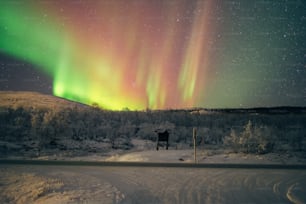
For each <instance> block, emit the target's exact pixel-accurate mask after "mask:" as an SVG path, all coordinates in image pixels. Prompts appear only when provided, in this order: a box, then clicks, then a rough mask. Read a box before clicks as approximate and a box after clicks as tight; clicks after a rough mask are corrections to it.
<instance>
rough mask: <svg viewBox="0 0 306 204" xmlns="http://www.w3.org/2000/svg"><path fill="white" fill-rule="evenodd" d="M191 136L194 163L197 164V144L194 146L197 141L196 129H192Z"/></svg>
mask: <svg viewBox="0 0 306 204" xmlns="http://www.w3.org/2000/svg"><path fill="white" fill-rule="evenodd" d="M192 134H193V150H194V163H195V164H196V163H198V161H197V144H196V140H197V128H195V127H194V128H193V131H192Z"/></svg>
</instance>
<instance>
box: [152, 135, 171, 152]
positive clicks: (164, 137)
mask: <svg viewBox="0 0 306 204" xmlns="http://www.w3.org/2000/svg"><path fill="white" fill-rule="evenodd" d="M155 132H156V133H157V142H156V150H157V151H158V149H159V145H160V144H159V143H160V142H166V149H168V147H169V132H168V130H165V131H164V132H159V131H158V130H155Z"/></svg>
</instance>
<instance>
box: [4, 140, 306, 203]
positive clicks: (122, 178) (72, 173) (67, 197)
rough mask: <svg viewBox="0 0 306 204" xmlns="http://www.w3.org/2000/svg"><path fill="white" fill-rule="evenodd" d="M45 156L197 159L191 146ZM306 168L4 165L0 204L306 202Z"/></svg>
mask: <svg viewBox="0 0 306 204" xmlns="http://www.w3.org/2000/svg"><path fill="white" fill-rule="evenodd" d="M133 144H134V148H133V149H132V150H129V151H119V150H118V151H112V152H109V153H108V154H103V155H102V154H91V155H87V156H78V157H76V156H73V157H67V156H58V155H57V156H56V155H54V156H52V155H51V156H44V157H38V158H36V159H43V160H54V159H56V160H81V161H125V162H126V161H138V162H143V161H144V162H167V163H169V162H182V163H184V162H185V163H186V162H187V163H192V162H194V153H193V150H192V149H191V148H190V147H189V148H186V147H181V146H179V147H178V146H176V147H171V148H170V149H169V150H165V149H163V148H161V150H159V151H156V150H154V143H152V142H149V141H143V140H133ZM197 158H198V163H235V164H239V163H255V164H306V162H305V160H304V159H301V158H298V157H295V156H292V155H289V154H282V155H278V154H265V155H248V154H241V153H239V154H235V153H231V152H229V151H226V150H211V149H210V150H209V149H206V150H205V149H199V150H198V152H197ZM305 189H306V172H305V170H286V169H283V170H276V169H211V168H202V169H193V168H192V169H190V168H161V167H71V166H30V165H28V166H22V165H4V164H2V165H0V203H17V204H21V203H36V204H38V203H306V196H305V195H306V190H305Z"/></svg>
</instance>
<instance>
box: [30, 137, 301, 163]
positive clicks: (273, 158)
mask: <svg viewBox="0 0 306 204" xmlns="http://www.w3.org/2000/svg"><path fill="white" fill-rule="evenodd" d="M132 143H133V145H134V148H133V149H131V150H128V151H123V150H115V151H111V152H108V153H104V154H97V153H91V154H88V155H83V156H65V155H64V156H63V155H59V154H54V155H49V156H41V157H37V158H35V159H42V160H77V161H124V162H129V161H130V162H166V163H169V162H175V163H176V162H182V163H184V162H185V163H194V161H195V160H194V150H193V149H192V148H191V147H187V146H183V145H178V146H175V147H173V146H172V147H170V148H169V150H165V148H160V150H159V151H156V150H155V142H152V141H146V140H138V139H133V140H132ZM197 163H234V164H306V159H305V158H302V157H297V156H296V155H294V154H289V153H284V154H277V153H269V154H262V155H256V154H244V153H233V152H232V151H230V150H224V149H222V148H220V149H209V148H207V149H205V148H199V149H197Z"/></svg>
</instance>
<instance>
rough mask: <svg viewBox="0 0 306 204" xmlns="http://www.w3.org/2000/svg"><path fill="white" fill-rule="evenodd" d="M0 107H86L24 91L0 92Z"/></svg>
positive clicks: (58, 108) (57, 108)
mask: <svg viewBox="0 0 306 204" xmlns="http://www.w3.org/2000/svg"><path fill="white" fill-rule="evenodd" d="M0 107H2V108H14V109H15V108H18V107H23V108H25V109H28V108H35V109H38V108H39V109H41V108H45V109H54V110H60V109H64V108H73V107H78V108H80V107H87V105H84V104H80V103H77V102H73V101H69V100H66V99H63V98H59V97H56V96H51V95H45V94H41V93H37V92H26V91H0Z"/></svg>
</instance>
